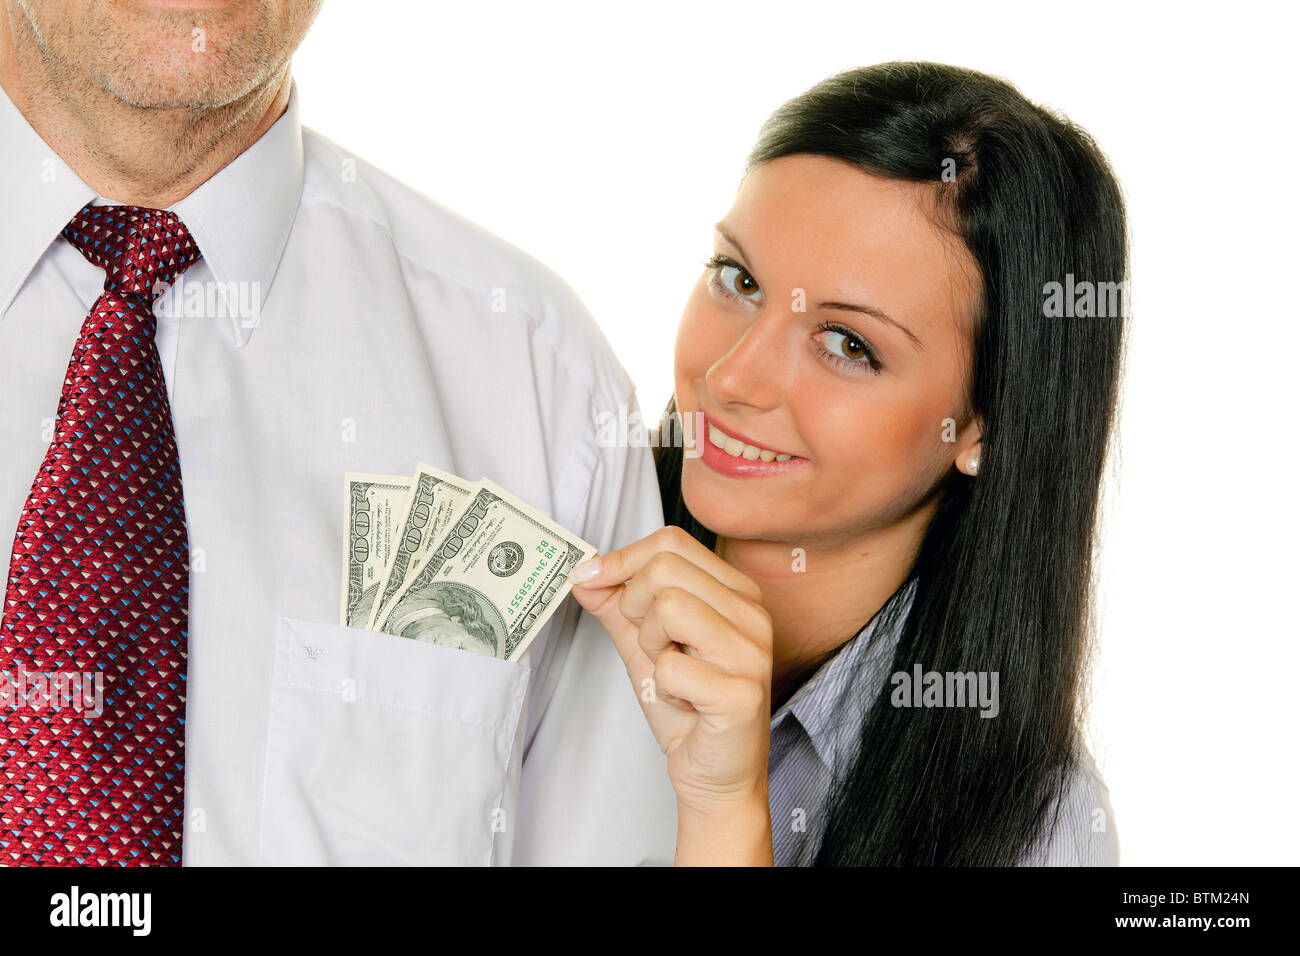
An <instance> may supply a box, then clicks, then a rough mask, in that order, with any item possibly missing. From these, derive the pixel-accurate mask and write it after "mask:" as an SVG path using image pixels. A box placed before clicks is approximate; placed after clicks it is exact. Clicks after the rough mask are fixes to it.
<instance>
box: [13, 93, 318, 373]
mask: <svg viewBox="0 0 1300 956" xmlns="http://www.w3.org/2000/svg"><path fill="white" fill-rule="evenodd" d="M0 143H2V144H3V147H0V209H4V210H5V211H6V219H7V220H8V221H7V223H6V224H5V228H4V229H3V230H0V319H3V318H4V315H5V313H6V312H7V311H8V309H9V306H10V305H11V304H12V303H13V300H14V297H15V296H16V295H17V294H18V290H19V289H21V288H22V286H23V283H24V282H26V281H27V277H28V276H29V275H31V272H32V270H33V269H34V268H35V267H36V263H37V262H39V261H40V259H41V256H43V255H44V254H45V252H46V250H47V249H49V247H50V245H51V244H52V243H53V242H54V241H55V240H56V239H58V237H59V234H60V233H61V232H62V231H63V227H64V226H66V225H67V224H68V221H69V220H70V219H71V218H72V217H73V216H74V215H76V213H77V211H78V210H79V209H81V208H82V207H83V206H85V205H86V204H87V203H89V202H92V201H93V200H95V199H97V198H98V197H97V195H96V193H95V190H93V189H91V188H90V187H89V186H88V185H86V184H85V183H84V182H82V181H81V179H80V178H79V177H78V176H77V174H76V173H74V172H73V171H72V169H71V168H70V167H69V166H68V165H67V164H66V163H65V162H64V161H63V160H62V159H60V158H59V156H58V154H57V153H55V151H54V150H53V149H51V148H50V146H49V145H47V144H46V143H45V141H44V140H42V139H41V137H40V136H39V135H38V134H37V133H36V131H35V130H34V129H32V127H31V125H30V124H29V123H28V122H27V120H26V118H25V117H24V116H23V115H22V113H21V112H20V111H19V110H18V108H17V107H16V106H15V105H14V103H13V101H12V100H10V99H9V96H8V94H7V93H5V92H4V90H3V89H2V88H0ZM302 183H303V148H302V127H301V125H300V122H299V119H298V86H297V84H296V83H294V84H293V85H292V87H291V88H290V92H289V104H288V106H286V107H285V111H284V113H283V114H282V115H281V116H280V118H279V119H277V120H276V121H275V123H273V124H272V125H271V128H270V129H268V130H267V131H266V132H265V133H263V134H262V136H261V138H259V139H258V140H257V142H255V143H254V144H253V145H252V146H250V147H249V148H248V149H246V150H244V152H242V153H240V154H239V155H238V156H237V157H235V159H234V160H233V161H231V162H230V163H229V164H227V165H226V166H225V167H224V168H223V169H221V170H220V171H218V172H217V173H216V174H215V175H214V176H212V177H211V178H210V179H208V181H207V182H205V183H203V185H201V186H200V187H199V188H198V189H196V190H194V192H192V193H190V194H189V195H188V196H186V197H185V198H184V199H182V200H181V201H180V202H178V203H176V204H175V205H173V206H172V207H171V211H172V212H175V213H176V215H177V216H179V217H180V220H181V222H183V223H184V224H185V226H186V228H187V229H189V231H190V235H192V236H193V237H194V241H195V243H196V244H197V245H198V247H199V251H200V252H202V253H203V260H204V261H205V262H206V263H207V265H208V269H209V270H210V271H211V273H212V279H213V281H214V282H216V283H217V286H216V289H217V292H218V293H219V296H220V298H221V300H222V302H223V305H224V311H225V312H226V314H227V315H229V316H230V321H231V325H232V330H233V333H234V338H235V344H236V345H238V346H240V347H242V346H244V345H245V344H246V343H247V342H248V339H249V338H250V337H251V336H252V334H253V329H254V328H256V327H257V324H258V321H259V320H260V317H261V306H262V304H263V303H264V302H265V300H266V297H267V295H268V293H269V292H270V289H271V283H272V281H273V280H274V278H275V274H276V271H277V270H278V268H279V265H280V260H281V257H282V256H283V254H284V247H285V244H286V243H287V242H288V239H289V231H290V229H291V228H292V226H293V221H294V217H295V216H296V215H297V211H298V205H299V201H300V199H301V196H302ZM245 283H246V284H247V285H246V286H245V285H243V284H245ZM241 293H242V298H241ZM232 294H233V299H232V298H231V296H232ZM250 304H251V305H252V308H248V307H247V306H249V305H250ZM250 312H251V313H254V314H251V315H250V314H249V313H250Z"/></svg>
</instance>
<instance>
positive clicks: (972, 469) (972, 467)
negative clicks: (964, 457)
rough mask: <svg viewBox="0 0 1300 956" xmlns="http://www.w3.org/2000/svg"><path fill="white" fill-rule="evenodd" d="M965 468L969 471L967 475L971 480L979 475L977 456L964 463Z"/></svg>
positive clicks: (978, 459)
mask: <svg viewBox="0 0 1300 956" xmlns="http://www.w3.org/2000/svg"><path fill="white" fill-rule="evenodd" d="M966 468H967V469H968V470H969V474H970V476H971V477H972V478H974V477H975V476H976V475H978V474H979V473H980V458H979V455H975V456H974V457H973V458H971V460H970V461H968V462H967V463H966Z"/></svg>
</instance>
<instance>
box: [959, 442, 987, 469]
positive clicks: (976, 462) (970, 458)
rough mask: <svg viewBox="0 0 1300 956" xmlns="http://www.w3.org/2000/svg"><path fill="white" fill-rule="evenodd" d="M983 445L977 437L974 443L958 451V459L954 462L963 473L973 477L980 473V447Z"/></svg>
mask: <svg viewBox="0 0 1300 956" xmlns="http://www.w3.org/2000/svg"><path fill="white" fill-rule="evenodd" d="M981 447H982V445H981V442H980V441H979V439H976V440H975V443H974V444H973V445H971V446H970V447H969V448H967V449H964V450H962V451H961V452H959V453H958V455H957V460H956V461H955V462H954V464H955V465H956V466H957V470H958V471H960V472H961V473H962V474H963V475H970V476H971V477H972V478H974V477H975V476H976V475H978V474H979V473H980V448H981Z"/></svg>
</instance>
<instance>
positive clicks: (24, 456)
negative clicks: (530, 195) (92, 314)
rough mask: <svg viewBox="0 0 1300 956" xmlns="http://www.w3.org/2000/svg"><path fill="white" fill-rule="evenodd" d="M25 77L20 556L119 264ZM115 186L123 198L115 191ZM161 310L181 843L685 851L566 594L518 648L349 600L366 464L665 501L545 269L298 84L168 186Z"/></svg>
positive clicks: (601, 365) (608, 377) (606, 354)
mask: <svg viewBox="0 0 1300 956" xmlns="http://www.w3.org/2000/svg"><path fill="white" fill-rule="evenodd" d="M101 198H102V197H98V196H97V195H96V193H95V191H94V190H92V189H91V188H90V187H88V186H87V185H85V184H84V183H83V182H82V181H81V180H80V179H78V178H77V176H76V175H75V174H74V173H73V172H72V170H71V169H69V168H68V167H67V166H66V165H65V164H64V163H63V162H62V161H61V160H60V159H59V158H58V156H57V155H56V154H55V153H54V151H53V150H52V149H51V148H50V147H49V146H47V145H46V144H45V143H44V142H43V141H42V140H41V138H40V137H39V136H37V135H36V133H35V132H34V131H33V130H32V129H31V127H30V126H29V125H28V124H27V122H26V121H25V120H24V118H23V117H22V115H21V114H20V113H19V111H18V110H17V109H16V108H15V106H14V105H13V103H12V102H11V101H10V100H9V99H8V97H7V96H5V95H4V94H3V92H0V210H3V212H2V213H0V215H3V217H4V218H3V225H2V226H0V409H3V414H2V415H0V449H3V454H0V542H2V544H0V548H2V549H3V552H4V561H5V565H6V567H7V565H8V557H7V555H8V552H9V549H10V546H11V544H12V542H13V536H14V532H15V529H16V527H17V523H18V517H19V514H20V512H21V509H22V507H23V503H24V502H25V501H26V499H27V495H28V492H29V490H30V488H31V484H32V479H33V477H34V476H35V475H36V471H37V468H38V466H39V465H40V463H41V460H42V458H43V457H44V455H45V452H46V448H47V444H48V441H49V437H50V432H51V430H52V422H53V419H54V415H55V411H56V408H57V405H58V399H59V392H60V389H61V386H62V383H63V377H64V372H65V370H66V368H67V365H68V359H69V357H70V355H71V353H72V346H73V343H74V342H75V341H76V339H77V336H78V333H79V331H80V329H81V325H82V322H83V320H84V319H85V317H86V314H87V312H88V311H89V309H90V306H91V304H92V303H93V302H94V301H95V299H96V298H97V297H98V296H99V293H100V291H101V289H102V286H103V280H104V273H103V271H102V270H100V269H97V268H95V267H94V266H92V265H91V264H90V263H88V262H87V261H86V260H85V259H84V258H83V257H82V256H81V254H80V253H79V252H77V250H76V249H74V248H73V247H72V246H70V245H69V244H68V243H67V242H65V241H63V240H62V239H61V238H59V233H60V230H61V229H62V228H63V226H64V225H65V224H66V223H67V222H68V220H69V219H71V218H72V216H73V214H74V213H76V212H77V211H78V210H79V209H80V208H81V207H82V206H84V205H85V204H86V203H88V202H92V201H96V200H100V199H101ZM109 201H112V200H109ZM172 210H173V211H174V212H175V213H176V214H177V215H178V216H179V217H180V219H181V221H182V222H183V223H184V224H185V225H186V226H187V227H188V228H189V230H190V232H191V234H192V235H193V237H194V239H195V241H196V242H197V244H198V246H199V249H200V250H201V252H202V254H203V258H202V260H201V261H200V262H198V263H197V264H196V265H194V266H192V267H191V268H190V269H189V270H188V271H187V272H186V273H185V274H184V276H182V277H181V279H179V280H178V281H177V283H176V284H175V285H174V286H173V287H172V289H171V290H170V291H169V292H167V293H166V294H165V295H164V296H163V297H162V298H161V299H160V300H159V302H158V304H157V306H156V311H157V312H158V315H159V327H158V335H157V343H158V348H159V352H160V354H161V357H162V362H163V369H164V374H165V376H166V380H167V387H168V392H169V394H170V396H171V407H172V416H173V419H174V422H175V429H176V438H177V444H178V447H179V449H180V460H181V469H182V474H183V483H184V495H185V505H186V516H187V522H188V526H189V538H190V547H191V551H192V558H191V574H190V615H189V665H188V678H187V683H188V700H187V704H186V727H185V734H186V736H185V758H186V759H185V820H186V827H185V840H184V861H185V864H186V865H224V864H257V863H266V864H425V863H429V864H432V863H446V864H488V863H493V864H505V863H514V864H551V863H595V864H631V863H644V862H650V863H668V862H671V860H672V857H673V848H674V838H675V830H676V819H675V800H674V796H673V792H672V789H671V786H670V784H669V781H668V776H667V769H666V761H665V758H664V756H663V754H662V753H661V752H660V750H659V748H658V746H657V745H656V743H655V740H654V737H653V735H652V734H651V732H650V730H649V727H648V726H647V725H646V721H645V718H644V717H643V716H642V714H641V710H640V707H639V705H638V703H637V697H636V695H635V693H633V689H632V688H631V686H630V684H629V682H628V678H627V674H626V672H625V670H624V668H623V665H622V663H621V662H620V660H619V658H618V655H617V654H616V652H615V651H614V648H613V647H612V645H611V643H610V640H609V638H608V636H607V635H606V634H605V632H604V630H603V629H602V628H601V627H600V625H599V624H598V623H597V622H596V621H595V619H593V618H592V617H590V616H589V615H586V614H583V613H580V609H579V608H578V606H577V605H576V603H574V602H573V601H572V600H571V599H570V600H568V601H566V605H565V607H564V608H563V609H562V610H561V611H560V612H558V613H557V614H556V615H555V617H554V618H552V620H551V622H550V623H548V624H547V626H546V628H545V630H544V631H543V633H542V635H541V636H539V637H538V639H537V640H536V641H534V643H533V644H532V646H531V648H530V649H529V652H528V653H527V654H526V656H525V659H524V660H523V661H521V662H519V663H507V662H504V661H498V660H493V659H489V658H485V657H481V656H478V655H475V654H472V653H470V652H467V651H459V650H449V649H446V648H442V647H436V646H433V645H428V644H422V643H416V642H412V641H408V640H404V639H401V638H397V637H393V636H390V635H386V634H375V633H370V632H368V631H365V630H361V629H356V628H350V627H342V626H339V625H338V624H336V623H335V622H336V620H337V615H338V606H339V587H340V562H341V561H342V554H343V549H344V525H343V508H344V503H345V495H344V484H343V475H344V472H347V471H366V472H380V473H392V474H408V473H410V472H411V471H412V470H413V469H414V467H415V465H416V463H417V462H420V461H426V462H429V463H430V464H433V465H436V466H437V467H440V468H443V469H446V470H448V471H451V472H454V473H456V474H459V475H461V476H463V477H465V478H468V479H470V480H475V479H478V478H479V477H480V476H483V475H486V476H487V477H488V478H490V479H491V480H493V481H495V482H497V483H498V484H500V485H503V486H504V487H505V488H507V489H508V490H510V491H511V492H513V493H514V494H516V495H518V496H519V497H521V498H523V499H524V500H525V501H528V502H529V503H531V504H533V505H534V506H536V507H539V508H542V509H544V510H546V511H548V512H550V513H551V514H552V515H553V516H554V517H555V519H556V520H557V521H558V522H559V523H560V524H562V525H563V526H565V527H566V528H569V529H571V530H572V531H574V532H575V533H576V534H578V535H580V536H581V537H583V538H584V539H586V540H587V541H589V542H590V543H591V544H593V545H594V546H595V547H597V548H598V549H599V550H600V551H602V552H604V551H607V550H610V549H612V548H615V547H620V546H622V545H625V544H628V543H629V542H631V541H634V540H636V539H638V538H640V537H643V536H644V535H646V534H648V533H650V532H651V531H653V530H654V529H655V528H657V527H659V526H661V525H662V523H663V522H662V512H661V509H660V504H659V493H658V489H657V486H656V482H655V474H654V469H653V465H652V463H651V458H650V453H649V450H648V449H646V448H633V447H622V448H611V447H602V445H601V443H600V442H598V440H597V432H598V423H599V422H600V421H602V420H604V416H606V415H617V414H618V410H619V407H620V405H626V406H627V414H630V413H631V412H632V411H633V410H635V408H636V398H635V395H634V392H633V386H632V383H631V380H630V379H629V377H628V375H627V374H626V372H625V371H624V369H623V368H622V367H621V366H620V365H619V363H618V362H617V360H616V359H615V358H614V356H613V355H612V353H611V351H610V349H609V347H608V345H607V343H606V341H605V339H604V338H603V336H602V335H601V333H600V331H599V330H598V328H597V326H596V325H595V323H594V322H593V321H592V319H591V317H590V316H589V315H588V313H587V311H586V310H585V309H584V307H583V306H582V304H581V303H580V302H579V300H578V299H577V298H576V296H575V295H574V294H573V293H572V291H571V290H570V289H569V288H568V287H567V286H566V285H565V284H564V283H563V282H562V281H560V280H559V279H558V278H557V277H556V276H555V275H554V274H553V273H551V272H550V271H548V270H547V269H545V268H544V267H542V266H541V265H539V264H538V263H537V262H536V261H534V260H533V259H531V258H529V257H528V256H526V255H524V254H523V253H521V252H519V251H518V250H516V249H514V248H512V247H511V246H509V245H507V244H506V243H504V242H502V241H501V240H499V239H497V238H495V237H493V236H491V235H489V234H487V233H486V232H484V231H483V230H482V229H480V228H478V227H476V226H474V225H473V224H472V223H469V222H467V221H465V220H464V219H462V218H460V217H459V216H457V215H455V214H453V213H452V212H449V211H448V210H446V209H444V208H442V207H441V206H439V205H437V204H436V203H434V202H432V201H430V200H429V199H427V198H425V197H423V196H421V195H419V194H418V193H416V192H414V191H412V190H411V189H408V188H406V187H404V186H402V185H401V184H400V183H397V182H395V181H394V180H392V179H391V178H389V177H388V176H386V175H385V174H383V173H382V172H380V171H378V170H376V169H375V168H373V167H371V166H369V165H367V164H366V163H364V162H362V161H361V160H359V159H356V158H355V157H354V156H353V155H352V154H351V153H349V152H348V151H347V150H344V149H341V148H340V147H338V146H336V145H334V144H333V143H330V142H329V141H327V140H325V139H324V138H322V137H321V136H319V135H317V134H315V133H313V132H312V131H310V130H304V129H303V128H302V127H301V126H300V125H299V120H298V92H297V90H296V88H295V90H294V91H293V93H292V95H291V97H290V101H289V105H288V108H287V109H286V111H285V113H284V114H283V115H282V116H281V117H280V118H279V120H278V121H277V122H276V123H275V124H274V125H273V126H272V127H271V129H270V130H268V131H267V132H266V134H265V135H263V136H262V137H261V139H259V140H258V141H257V142H256V143H255V144H254V145H253V146H251V147H250V148H249V149H248V150H246V151H245V152H244V153H243V154H242V155H240V156H239V157H238V158H237V159H235V160H234V161H233V162H232V163H231V164H229V165H228V166H227V167H226V168H224V169H222V170H221V171H220V172H219V173H217V174H216V175H215V176H213V177H212V178H211V179H209V180H208V181H207V182H206V183H204V184H203V185H202V186H201V187H200V188H199V189H197V190H196V191H195V192H194V193H192V194H191V195H189V196H188V197H186V198H185V199H184V200H182V201H181V202H179V203H177V204H176V205H175V206H173V207H172Z"/></svg>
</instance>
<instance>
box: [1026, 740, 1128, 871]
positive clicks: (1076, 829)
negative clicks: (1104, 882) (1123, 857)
mask: <svg viewBox="0 0 1300 956" xmlns="http://www.w3.org/2000/svg"><path fill="white" fill-rule="evenodd" d="M1058 810H1059V812H1058ZM1047 821H1048V830H1047V832H1046V833H1045V834H1044V835H1043V836H1042V837H1041V838H1040V839H1039V840H1038V841H1037V842H1036V843H1035V845H1034V846H1033V847H1031V848H1030V849H1029V850H1028V851H1027V852H1026V853H1025V855H1024V857H1022V859H1021V861H1020V864H1019V865H1020V866H1118V865H1119V834H1118V833H1117V832H1116V829H1115V814H1114V811H1113V810H1112V809H1111V806H1110V791H1109V789H1108V788H1107V787H1106V784H1105V783H1104V782H1103V781H1102V779H1101V774H1100V773H1098V771H1097V768H1096V766H1095V765H1094V764H1093V762H1092V758H1091V757H1090V756H1088V755H1085V756H1084V758H1083V759H1082V760H1081V761H1080V764H1079V766H1078V767H1077V768H1075V769H1074V770H1072V771H1071V773H1070V776H1069V779H1068V781H1067V783H1066V788H1065V791H1064V792H1063V793H1062V795H1061V797H1060V799H1059V801H1058V802H1057V804H1056V805H1055V806H1054V807H1053V808H1052V809H1051V810H1049V812H1048V815H1047Z"/></svg>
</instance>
